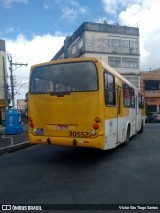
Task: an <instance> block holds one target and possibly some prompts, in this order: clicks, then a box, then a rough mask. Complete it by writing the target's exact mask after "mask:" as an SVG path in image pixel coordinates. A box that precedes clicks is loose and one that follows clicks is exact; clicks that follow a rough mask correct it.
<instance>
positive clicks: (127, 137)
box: [125, 126, 130, 145]
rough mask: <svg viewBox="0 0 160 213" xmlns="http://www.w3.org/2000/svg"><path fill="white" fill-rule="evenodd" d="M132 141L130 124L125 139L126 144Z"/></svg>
mask: <svg viewBox="0 0 160 213" xmlns="http://www.w3.org/2000/svg"><path fill="white" fill-rule="evenodd" d="M129 141H130V126H128V128H127V133H126V140H125V145H127V144H128V143H129Z"/></svg>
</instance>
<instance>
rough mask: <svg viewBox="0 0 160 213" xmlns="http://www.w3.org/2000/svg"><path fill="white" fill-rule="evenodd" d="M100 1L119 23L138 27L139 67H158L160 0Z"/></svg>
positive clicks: (159, 61) (159, 53) (144, 68)
mask: <svg viewBox="0 0 160 213" xmlns="http://www.w3.org/2000/svg"><path fill="white" fill-rule="evenodd" d="M102 3H103V6H104V11H105V12H106V13H107V14H111V15H118V17H119V18H118V20H117V22H118V23H119V24H120V25H126V26H131V27H138V28H139V32H140V60H141V61H140V62H141V63H140V69H141V70H149V68H152V69H156V68H159V67H160V58H159V55H160V48H159V39H160V36H159V35H160V22H159V20H160V13H159V8H160V1H159V0H102ZM119 11H120V12H119ZM118 13H119V14H118ZM107 21H108V20H107ZM114 24H115V23H114Z"/></svg>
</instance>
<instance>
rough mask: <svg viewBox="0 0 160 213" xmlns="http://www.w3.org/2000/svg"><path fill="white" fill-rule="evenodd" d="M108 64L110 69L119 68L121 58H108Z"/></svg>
mask: <svg viewBox="0 0 160 213" xmlns="http://www.w3.org/2000/svg"><path fill="white" fill-rule="evenodd" d="M108 64H109V66H111V67H121V58H120V57H112V56H108Z"/></svg>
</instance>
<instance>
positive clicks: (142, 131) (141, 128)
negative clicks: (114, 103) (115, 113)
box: [138, 121, 143, 134]
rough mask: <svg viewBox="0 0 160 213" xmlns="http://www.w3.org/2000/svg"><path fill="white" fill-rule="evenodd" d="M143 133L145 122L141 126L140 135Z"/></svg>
mask: <svg viewBox="0 0 160 213" xmlns="http://www.w3.org/2000/svg"><path fill="white" fill-rule="evenodd" d="M142 132H143V121H142V124H141V129H140V130H139V132H138V133H140V134H142Z"/></svg>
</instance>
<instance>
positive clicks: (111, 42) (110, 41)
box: [108, 39, 121, 47]
mask: <svg viewBox="0 0 160 213" xmlns="http://www.w3.org/2000/svg"><path fill="white" fill-rule="evenodd" d="M108 46H109V47H120V46H121V40H120V39H108Z"/></svg>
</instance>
